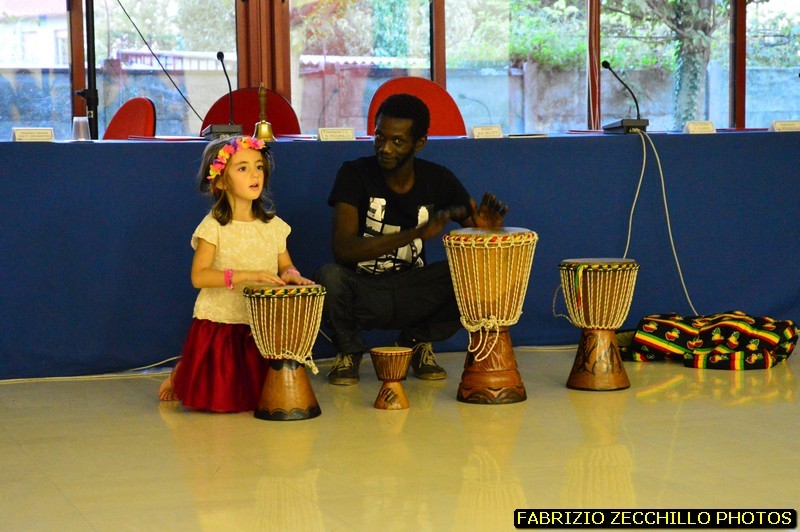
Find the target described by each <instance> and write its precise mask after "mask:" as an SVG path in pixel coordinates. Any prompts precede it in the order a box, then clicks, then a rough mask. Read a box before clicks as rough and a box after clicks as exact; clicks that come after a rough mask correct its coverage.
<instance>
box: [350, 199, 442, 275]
mask: <svg viewBox="0 0 800 532" xmlns="http://www.w3.org/2000/svg"><path fill="white" fill-rule="evenodd" d="M385 216H386V199H385V198H375V197H371V198H370V199H369V208H368V209H367V220H366V224H365V230H364V236H365V237H374V236H378V235H388V234H392V233H399V232H400V226H398V225H392V224H387V223H385V221H384V218H385ZM429 217H430V215H429V211H428V207H427V206H421V207H419V208H418V210H417V225H418V226H419V225H422V224H424V223H427V222H428V219H429ZM421 254H422V239H420V238H417V239H414V240H413V241H412V242H410V243H408V244H406V245H405V246H402V247H400V248H398V249H396V250H395V251H394V252H392V253H387V254H386V255H381V256H380V257H378V258H377V259H375V260H368V261H363V262H359V263H358V267H357V269H358V270H359V271H363V272H365V273H370V274H380V273H383V272H386V271H393V270H407V269H408V268H410V267H411V268H419V267H422V266H423V265H424V262H423V260H422V257H421Z"/></svg>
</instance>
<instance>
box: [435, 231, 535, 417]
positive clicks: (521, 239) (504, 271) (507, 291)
mask: <svg viewBox="0 0 800 532" xmlns="http://www.w3.org/2000/svg"><path fill="white" fill-rule="evenodd" d="M537 241H538V235H537V234H536V233H534V232H533V231H529V230H528V229H522V228H515V227H505V228H498V229H495V230H489V229H478V228H467V229H457V230H455V231H452V232H451V233H450V234H448V235H445V236H444V247H445V251H446V252H447V260H448V262H449V264H450V275H451V276H452V278H453V287H454V288H455V294H456V301H457V303H458V309H459V311H460V312H461V323H462V325H464V328H465V329H467V331H468V332H469V346H468V347H467V358H466V361H465V363H464V371H463V373H462V374H461V384H460V385H459V387H458V395H457V397H456V398H457V399H458V400H459V401H461V402H464V403H478V404H504V403H517V402H520V401H524V400H525V399H526V398H527V394H526V393H525V385H524V384H523V383H522V378H521V377H520V374H519V371H518V370H517V361H516V359H515V358H514V350H513V348H512V345H511V337H510V335H509V333H508V328H509V326H511V325H514V324H515V323H517V321H518V320H519V317H520V314H522V303H523V301H524V300H525V293H526V292H527V290H528V279H529V277H530V273H531V266H532V264H533V253H534V251H535V248H536V242H537Z"/></svg>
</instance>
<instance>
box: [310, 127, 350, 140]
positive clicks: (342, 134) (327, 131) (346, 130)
mask: <svg viewBox="0 0 800 532" xmlns="http://www.w3.org/2000/svg"><path fill="white" fill-rule="evenodd" d="M317 135H319V140H356V133H355V131H354V130H353V128H352V127H321V128H319V129H318V130H317Z"/></svg>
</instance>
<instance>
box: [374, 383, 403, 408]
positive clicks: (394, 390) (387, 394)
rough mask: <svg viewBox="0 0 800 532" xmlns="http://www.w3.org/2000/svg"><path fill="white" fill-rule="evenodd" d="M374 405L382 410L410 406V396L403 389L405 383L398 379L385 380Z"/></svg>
mask: <svg viewBox="0 0 800 532" xmlns="http://www.w3.org/2000/svg"><path fill="white" fill-rule="evenodd" d="M374 406H375V408H379V409H381V410H405V409H406V408H408V407H409V404H408V397H407V396H406V392H405V390H403V385H402V384H400V383H399V382H398V381H389V382H384V383H383V386H381V390H380V391H379V392H378V397H377V398H376V399H375V405H374Z"/></svg>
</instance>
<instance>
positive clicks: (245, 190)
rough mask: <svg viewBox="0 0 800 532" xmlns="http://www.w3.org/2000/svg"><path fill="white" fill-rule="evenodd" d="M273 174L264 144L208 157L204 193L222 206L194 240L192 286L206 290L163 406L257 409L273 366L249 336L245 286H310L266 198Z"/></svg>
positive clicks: (219, 148) (212, 148) (222, 142)
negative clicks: (169, 403) (176, 402)
mask: <svg viewBox="0 0 800 532" xmlns="http://www.w3.org/2000/svg"><path fill="white" fill-rule="evenodd" d="M272 169H273V160H272V155H271V154H270V152H269V147H268V146H267V145H265V144H264V142H263V141H261V140H258V139H255V138H249V137H235V138H232V139H219V140H215V141H212V142H211V143H209V145H208V147H206V149H205V151H204V152H203V161H202V164H201V166H200V172H199V175H198V178H199V180H200V190H201V191H202V192H209V193H210V194H212V195H213V197H214V199H215V200H216V203H215V204H214V207H213V208H212V209H211V212H210V213H209V214H208V215H207V216H206V217H205V218H203V221H202V222H200V225H198V226H197V229H195V232H194V234H193V235H192V247H193V248H194V250H195V252H194V259H193V260H192V284H193V285H194V286H195V287H196V288H199V289H200V294H199V295H198V296H197V301H196V302H195V305H194V318H193V320H192V325H191V328H190V330H189V335H188V338H187V339H186V343H185V344H184V347H183V353H182V355H181V359H180V360H179V361H178V363H177V364H176V365H175V368H174V369H173V371H172V373H171V374H170V376H169V377H167V378H166V379H165V380H164V382H162V383H161V387H160V388H159V391H158V396H159V398H160V399H161V400H162V401H173V400H180V401H181V402H182V403H183V404H184V405H185V406H187V407H189V408H192V409H198V410H211V411H214V412H242V411H246V410H254V409H255V408H256V406H257V403H258V399H259V397H260V395H261V387H262V384H263V382H264V375H265V372H266V368H267V365H268V361H266V360H265V359H264V358H263V357H262V356H261V354H260V353H259V351H258V348H257V347H256V345H255V341H254V340H253V336H252V334H251V332H250V326H249V319H248V311H247V301H246V299H245V297H244V296H243V295H242V288H243V286H244V284H245V283H248V282H250V283H259V282H266V283H272V284H277V285H284V284H312V281H310V280H309V279H306V278H305V277H303V276H301V275H300V272H298V271H297V269H296V268H295V267H294V266H293V265H292V259H291V258H290V257H289V252H288V250H287V249H286V237H287V236H288V235H289V232H290V231H291V228H290V227H289V225H287V224H286V222H284V221H283V220H281V219H280V218H279V217H278V216H275V213H274V212H273V210H272V209H271V206H270V204H269V199H268V197H267V196H266V190H267V183H268V181H269V176H270V172H271V170H272Z"/></svg>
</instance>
